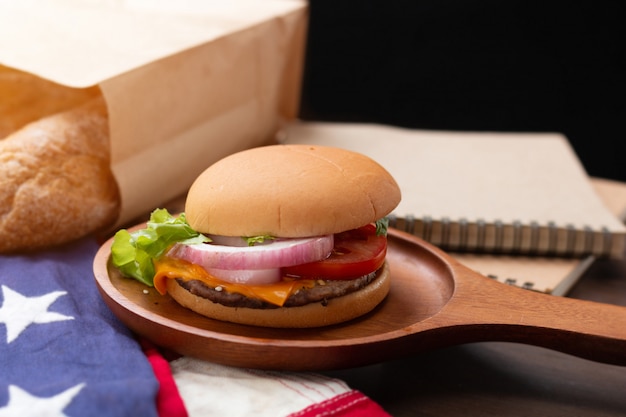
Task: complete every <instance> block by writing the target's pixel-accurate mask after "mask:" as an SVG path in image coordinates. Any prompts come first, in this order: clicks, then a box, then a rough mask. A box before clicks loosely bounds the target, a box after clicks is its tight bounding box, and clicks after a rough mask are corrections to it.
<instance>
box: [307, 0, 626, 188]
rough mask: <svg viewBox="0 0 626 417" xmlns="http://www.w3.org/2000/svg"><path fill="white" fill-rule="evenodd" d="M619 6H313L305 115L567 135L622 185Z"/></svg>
mask: <svg viewBox="0 0 626 417" xmlns="http://www.w3.org/2000/svg"><path fill="white" fill-rule="evenodd" d="M624 4H626V3H624V2H622V1H615V2H608V1H595V2H592V1H585V2H576V1H572V2H561V1H556V2H551V1H545V2H529V1H506V0H505V1H467V0H465V1H460V0H441V1H420V0H414V1H409V0H386V1H380V0H363V1H356V0H311V1H310V3H309V5H310V26H309V37H308V45H307V57H306V70H305V76H304V88H303V96H302V103H301V104H302V105H301V114H300V117H301V118H302V119H304V120H320V121H345V122H374V123H384V124H391V125H396V126H402V127H410V128H420V129H448V130H470V131H472V130H473V131H529V132H533V131H538V132H543V131H551V132H561V133H563V134H565V135H566V136H567V138H568V139H569V140H570V143H571V144H572V146H573V147H574V149H575V151H576V152H577V154H578V156H579V158H580V159H581V161H582V162H583V165H584V166H585V168H586V170H587V172H588V173H589V174H590V175H593V176H597V177H604V178H610V179H616V180H621V181H626V164H625V163H624V158H625V157H626V143H625V140H624V129H623V122H624V120H625V119H626V106H625V105H624V97H626V95H625V93H626V43H625V42H624V39H626V36H624V32H626V19H625V17H626V14H625V13H624V12H625V10H626V7H625V6H624ZM381 140H384V138H381Z"/></svg>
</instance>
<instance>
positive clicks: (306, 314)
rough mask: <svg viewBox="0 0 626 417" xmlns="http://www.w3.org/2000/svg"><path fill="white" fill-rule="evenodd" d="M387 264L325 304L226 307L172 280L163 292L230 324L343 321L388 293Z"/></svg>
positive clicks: (307, 324) (311, 324)
mask: <svg viewBox="0 0 626 417" xmlns="http://www.w3.org/2000/svg"><path fill="white" fill-rule="evenodd" d="M389 287H390V274H389V265H388V264H387V263H386V262H385V264H384V266H383V267H382V268H381V269H380V271H379V272H378V276H377V277H376V279H375V280H374V281H372V282H371V283H370V284H369V285H367V286H365V287H363V288H361V289H360V290H358V291H355V292H352V293H349V294H346V295H344V296H341V297H337V298H332V299H330V300H328V302H327V304H326V305H322V303H319V302H317V303H312V304H307V305H304V306H301V307H280V308H270V309H255V308H241V307H227V306H224V305H222V304H218V303H214V302H213V301H211V300H208V299H206V298H202V297H198V296H196V295H194V294H192V293H191V292H189V291H187V290H186V289H184V288H183V287H181V286H180V285H178V283H177V282H176V281H175V280H173V279H169V280H167V292H168V293H169V294H170V296H172V298H173V299H174V300H176V301H177V302H178V303H179V304H181V305H182V306H184V307H187V308H188V309H190V310H193V311H195V312H196V313H198V314H201V315H203V316H206V317H210V318H213V319H217V320H222V321H228V322H232V323H239V324H248V325H252V326H262V327H281V328H308V327H321V326H328V325H331V324H338V323H343V322H346V321H348V320H351V319H354V318H357V317H360V316H362V315H364V314H366V313H369V312H370V311H372V310H373V309H374V308H375V307H376V306H377V305H378V304H380V303H381V302H382V301H383V299H384V298H385V297H386V296H387V294H388V293H389Z"/></svg>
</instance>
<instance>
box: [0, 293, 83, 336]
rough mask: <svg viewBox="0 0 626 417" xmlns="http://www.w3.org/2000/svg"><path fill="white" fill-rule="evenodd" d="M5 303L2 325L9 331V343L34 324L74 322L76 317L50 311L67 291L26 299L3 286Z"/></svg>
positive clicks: (0, 320) (0, 314) (2, 311)
mask: <svg viewBox="0 0 626 417" xmlns="http://www.w3.org/2000/svg"><path fill="white" fill-rule="evenodd" d="M2 293H3V298H4V302H3V304H2V307H0V323H4V324H5V325H6V329H7V343H11V342H12V341H14V340H15V339H16V338H17V337H18V336H19V335H20V334H21V333H22V332H23V331H24V330H25V329H26V328H27V327H28V326H30V325H31V324H33V323H36V324H43V323H51V322H55V321H63V320H72V319H74V317H71V316H65V315H63V314H60V313H55V312H53V311H48V308H49V307H50V306H51V305H52V303H54V302H55V301H56V299H57V298H59V297H60V296H62V295H65V294H67V293H66V292H65V291H53V292H50V293H48V294H44V295H40V296H35V297H26V296H23V295H22V294H20V293H18V292H16V291H13V290H12V289H10V288H9V287H7V286H4V285H3V286H2Z"/></svg>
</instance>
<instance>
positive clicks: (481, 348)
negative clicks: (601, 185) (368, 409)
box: [328, 260, 626, 417]
mask: <svg viewBox="0 0 626 417" xmlns="http://www.w3.org/2000/svg"><path fill="white" fill-rule="evenodd" d="M568 296H569V297H572V298H579V299H586V300H593V301H599V302H604V303H612V304H616V305H622V306H626V261H615V260H598V261H596V262H595V263H594V264H593V265H592V266H591V268H590V269H589V270H588V271H587V272H586V274H585V275H584V277H583V278H582V279H581V280H580V281H579V282H578V283H577V284H576V286H575V287H574V288H573V289H572V290H571V291H570V293H569V295H568ZM624 314H626V308H625V309H624ZM606 319H607V321H608V320H611V317H607V318H606ZM328 374H329V375H331V376H335V377H338V378H341V379H343V380H344V381H346V382H347V383H348V384H349V385H350V386H351V387H353V388H355V389H359V390H361V391H362V392H363V393H365V394H367V395H368V396H370V397H371V398H372V399H374V400H375V401H377V402H378V403H379V404H380V405H382V406H383V407H384V408H385V409H386V410H387V411H388V412H389V413H390V414H391V415H393V416H398V417H401V416H531V415H532V416H535V415H541V416H567V417H574V416H594V417H597V416H624V415H626V367H619V366H612V365H606V364H601V363H596V362H591V361H588V360H584V359H580V358H577V357H573V356H569V355H566V354H563V353H559V352H555V351H552V350H548V349H543V348H538V347H534V346H528V345H521V344H514V343H499V342H497V343H496V342H487V343H474V344H468V345H462V346H455V347H450V348H445V349H440V350H436V351H431V352H428V353H425V354H421V355H418V356H415V357H411V358H407V359H399V360H396V361H391V362H386V363H383V364H378V365H372V366H368V367H363V368H356V369H350V370H341V371H333V372H328Z"/></svg>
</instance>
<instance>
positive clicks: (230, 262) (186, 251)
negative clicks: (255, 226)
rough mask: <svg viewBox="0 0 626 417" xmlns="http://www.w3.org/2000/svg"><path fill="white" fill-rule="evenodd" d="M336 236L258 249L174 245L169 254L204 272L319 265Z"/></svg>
mask: <svg viewBox="0 0 626 417" xmlns="http://www.w3.org/2000/svg"><path fill="white" fill-rule="evenodd" d="M333 245H334V238H333V235H327V236H316V237H311V238H303V239H279V240H274V241H272V242H271V243H266V244H262V245H256V246H245V247H235V246H224V245H215V244H207V243H200V244H194V245H185V244H182V243H177V244H175V245H174V246H173V247H172V248H171V249H170V250H169V252H168V254H167V255H168V256H170V257H172V258H178V259H183V260H186V261H188V262H191V263H194V264H197V265H200V266H202V267H203V268H204V269H206V270H209V269H211V268H217V269H273V268H282V267H285V266H292V265H298V264H304V263H309V262H315V261H319V260H321V259H325V258H327V257H328V256H329V255H330V253H331V251H332V250H333Z"/></svg>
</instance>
